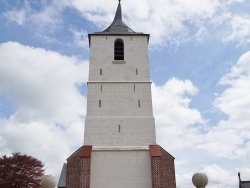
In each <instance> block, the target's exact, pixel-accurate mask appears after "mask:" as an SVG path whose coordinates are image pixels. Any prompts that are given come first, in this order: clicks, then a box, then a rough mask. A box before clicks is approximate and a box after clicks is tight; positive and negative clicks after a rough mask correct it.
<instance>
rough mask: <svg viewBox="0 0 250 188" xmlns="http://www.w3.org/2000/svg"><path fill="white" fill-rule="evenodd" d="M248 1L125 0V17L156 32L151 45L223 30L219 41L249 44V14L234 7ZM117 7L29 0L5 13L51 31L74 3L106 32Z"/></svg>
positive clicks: (90, 0)
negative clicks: (32, 1)
mask: <svg viewBox="0 0 250 188" xmlns="http://www.w3.org/2000/svg"><path fill="white" fill-rule="evenodd" d="M244 3H247V2H245V1H243V0H231V1H222V0H203V1H202V2H200V3H197V1H196V0H189V1H186V0H176V1H171V0H164V1H163V0H155V1H151V0H139V1H133V0H128V1H126V2H122V8H123V17H124V20H125V22H126V23H127V24H128V25H129V26H130V27H131V28H132V29H134V30H135V31H137V32H144V33H150V34H151V40H150V44H151V46H152V47H156V48H158V47H162V46H169V47H176V46H179V45H181V44H183V43H186V42H188V41H190V40H192V41H198V42H200V41H203V40H204V39H205V38H206V37H209V36H210V35H218V33H222V36H219V37H218V40H221V39H224V41H226V42H228V41H236V42H237V43H238V44H239V45H242V44H248V43H249V40H250V39H249V15H248V14H246V15H244V16H242V15H240V14H235V15H233V13H232V11H231V9H233V7H234V5H235V4H237V5H241V6H244ZM138 4H139V6H138ZM116 6H117V4H116V3H114V1H112V0H98V1H97V0H85V1H82V0H61V1H59V0H53V1H51V2H50V3H44V5H43V6H42V8H41V9H40V10H39V11H37V10H34V9H32V7H31V5H30V4H29V3H28V1H25V6H24V8H23V9H13V10H9V11H7V12H5V13H4V16H5V17H6V18H7V19H8V21H9V22H14V23H17V24H19V25H25V26H29V27H30V26H31V27H32V28H33V29H34V28H35V29H36V34H39V36H43V35H45V36H47V35H49V34H51V33H53V32H54V31H57V30H59V29H60V27H61V26H62V25H63V20H62V14H63V13H64V10H65V9H68V8H73V9H75V10H77V11H79V12H80V13H81V14H82V16H83V17H84V19H86V20H89V21H90V22H92V23H94V24H95V25H97V26H98V28H99V31H102V30H104V29H105V28H107V27H108V26H109V25H110V24H111V22H112V20H113V18H114V13H115V11H116ZM228 25H231V27H229V26H228ZM83 27H84V26H83ZM215 28H216V29H215ZM81 29H83V28H81ZM81 29H79V28H78V29H74V32H72V34H73V35H74V37H76V36H77V35H79V34H80V35H82V34H84V33H82V31H81ZM84 29H85V28H84ZM213 29H215V30H216V33H214V30H213ZM76 32H78V34H77V33H76ZM79 32H80V33H79ZM80 45H82V44H80Z"/></svg>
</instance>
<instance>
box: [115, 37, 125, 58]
mask: <svg viewBox="0 0 250 188" xmlns="http://www.w3.org/2000/svg"><path fill="white" fill-rule="evenodd" d="M114 59H115V60H124V43H123V40H122V39H116V40H115V45H114Z"/></svg>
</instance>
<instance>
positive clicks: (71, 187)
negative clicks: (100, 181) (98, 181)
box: [66, 146, 92, 188]
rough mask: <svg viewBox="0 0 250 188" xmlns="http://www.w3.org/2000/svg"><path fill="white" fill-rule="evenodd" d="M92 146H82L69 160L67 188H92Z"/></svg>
mask: <svg viewBox="0 0 250 188" xmlns="http://www.w3.org/2000/svg"><path fill="white" fill-rule="evenodd" d="M91 150H92V147H91V146H82V147H81V148H79V149H78V150H77V151H76V152H75V153H73V154H72V155H71V156H70V157H69V158H68V159H67V177H66V187H67V188H90V162H91V160H90V159H91Z"/></svg>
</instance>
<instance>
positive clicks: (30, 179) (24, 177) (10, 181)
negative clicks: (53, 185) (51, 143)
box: [0, 153, 44, 188]
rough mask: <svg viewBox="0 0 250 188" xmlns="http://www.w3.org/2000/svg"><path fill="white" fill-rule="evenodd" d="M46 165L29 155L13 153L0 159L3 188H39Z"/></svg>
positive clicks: (0, 181)
mask: <svg viewBox="0 0 250 188" xmlns="http://www.w3.org/2000/svg"><path fill="white" fill-rule="evenodd" d="M43 167H44V164H43V163H42V162H41V161H40V160H38V159H36V158H34V157H32V156H28V155H25V154H24V155H22V154H21V153H12V156H9V157H8V156H6V155H3V156H2V157H0V187H1V188H39V187H40V186H41V185H40V182H41V178H42V176H43V175H44V168H43Z"/></svg>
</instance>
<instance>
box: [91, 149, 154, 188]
mask: <svg viewBox="0 0 250 188" xmlns="http://www.w3.org/2000/svg"><path fill="white" fill-rule="evenodd" d="M90 176H91V180H90V187H91V188H113V187H114V188H115V187H119V188H152V178H151V161H150V154H149V151H146V150H145V151H144V150H137V151H126V150H125V151H119V150H118V151H117V150H114V151H93V152H92V159H91V174H90Z"/></svg>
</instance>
